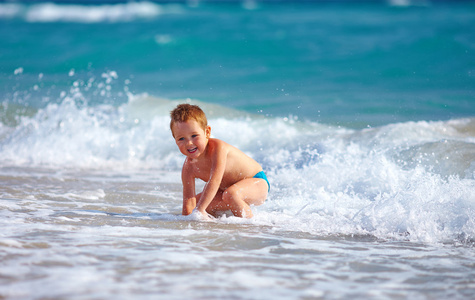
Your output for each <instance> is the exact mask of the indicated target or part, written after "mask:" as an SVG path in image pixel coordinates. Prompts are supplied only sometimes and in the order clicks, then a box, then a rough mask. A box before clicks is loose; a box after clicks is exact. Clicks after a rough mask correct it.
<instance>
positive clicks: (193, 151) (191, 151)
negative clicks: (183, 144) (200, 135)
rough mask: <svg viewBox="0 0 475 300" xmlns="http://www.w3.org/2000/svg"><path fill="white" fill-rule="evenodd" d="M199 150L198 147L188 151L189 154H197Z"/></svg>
mask: <svg viewBox="0 0 475 300" xmlns="http://www.w3.org/2000/svg"><path fill="white" fill-rule="evenodd" d="M196 150H198V147H195V148H191V149H187V151H188V153H195V152H196Z"/></svg>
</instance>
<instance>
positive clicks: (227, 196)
mask: <svg viewBox="0 0 475 300" xmlns="http://www.w3.org/2000/svg"><path fill="white" fill-rule="evenodd" d="M238 198H239V192H238V190H237V189H236V188H233V187H229V188H228V189H226V191H224V193H223V201H224V202H225V203H227V204H229V203H231V202H233V201H234V200H236V199H238Z"/></svg>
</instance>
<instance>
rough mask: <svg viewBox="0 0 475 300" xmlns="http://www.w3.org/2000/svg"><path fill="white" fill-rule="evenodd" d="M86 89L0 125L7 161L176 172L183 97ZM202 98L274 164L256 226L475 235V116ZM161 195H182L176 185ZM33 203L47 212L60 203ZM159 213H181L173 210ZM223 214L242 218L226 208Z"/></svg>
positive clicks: (78, 195)
mask: <svg viewBox="0 0 475 300" xmlns="http://www.w3.org/2000/svg"><path fill="white" fill-rule="evenodd" d="M79 98H81V97H76V96H75V95H65V96H64V100H63V101H62V103H60V104H50V105H48V106H46V107H45V108H44V109H41V110H39V111H38V112H37V114H36V115H34V116H33V117H22V118H21V121H20V123H19V124H18V125H17V126H16V127H14V128H8V130H6V129H7V128H6V127H5V128H3V127H2V128H1V129H2V130H5V131H4V132H3V133H0V136H3V139H2V141H1V144H0V145H1V146H0V154H1V155H0V157H1V158H0V160H1V163H2V165H3V166H11V167H19V166H22V167H26V166H28V167H48V168H50V169H53V170H54V169H58V170H59V169H65V168H66V169H67V170H69V172H74V170H108V171H106V172H121V170H123V171H127V170H129V171H127V172H130V171H131V170H142V171H143V172H146V170H155V171H154V172H156V170H161V172H172V173H173V174H175V173H178V172H179V170H180V167H181V164H182V162H183V157H182V156H181V154H180V153H179V151H177V149H176V145H175V144H174V141H173V139H172V138H171V134H170V130H169V116H168V113H169V111H170V110H171V109H172V108H173V107H174V106H175V105H176V104H177V103H179V102H181V101H178V100H175V101H170V100H166V99H159V98H154V97H151V96H148V95H141V96H131V98H130V100H129V102H128V103H125V104H123V105H121V106H119V107H112V106H109V105H99V106H87V105H83V104H80V105H78V104H77V101H76V100H75V99H79ZM184 101H191V100H184ZM81 103H82V102H81ZM196 103H199V104H200V105H202V106H203V108H204V110H205V111H206V112H209V123H210V125H211V127H212V135H213V136H214V137H217V138H221V139H223V140H225V141H227V142H229V143H231V144H233V145H235V146H237V147H239V148H240V149H242V150H243V151H245V152H246V153H248V154H249V155H251V156H252V157H254V158H255V159H257V160H258V161H259V162H261V163H262V165H263V167H264V169H265V170H266V172H267V174H268V177H269V179H270V182H271V191H270V195H269V201H267V202H266V203H265V204H264V205H263V206H261V207H256V208H255V210H256V217H255V222H258V223H259V224H279V226H277V227H278V228H282V229H283V230H284V229H285V230H287V229H288V228H292V230H295V231H302V232H308V233H311V234H318V235H334V234H342V235H355V234H356V235H367V234H370V235H374V236H378V237H381V238H383V237H384V238H388V237H390V238H396V239H403V240H406V239H409V240H415V241H425V242H436V243H437V242H447V241H449V242H450V241H451V240H462V241H470V240H473V239H474V238H475V225H474V224H475V219H474V215H475V214H474V213H473V212H475V198H474V197H475V194H474V193H473V191H474V190H475V180H474V179H475V172H474V170H475V163H474V162H475V145H474V136H475V135H474V132H475V130H474V128H475V126H474V124H475V122H474V120H473V119H460V120H451V121H444V122H442V121H440V122H427V121H421V122H408V123H397V124H389V125H386V126H382V127H379V128H370V129H363V130H355V129H345V128H338V127H332V126H327V125H323V124H317V123H311V122H299V121H296V120H294V119H292V118H290V119H289V118H283V119H280V118H263V117H260V116H252V115H249V114H246V113H241V112H237V111H232V110H229V109H225V108H222V107H220V106H213V105H210V104H205V103H201V102H196ZM170 174H171V173H170ZM159 178H160V177H156V179H155V180H158V179H159ZM144 180H148V179H144ZM159 180H163V181H162V182H163V183H167V184H169V180H167V179H159ZM176 180H177V182H176V184H179V178H178V176H176ZM119 181H120V180H119ZM76 190H77V191H75V190H73V191H64V192H61V191H56V192H55V193H56V194H51V197H52V198H58V197H59V198H66V199H72V200H74V201H76V202H77V203H76V204H75V205H76V207H77V208H78V209H81V208H83V207H88V205H89V204H88V202H91V201H92V202H93V201H96V200H98V199H104V197H106V196H107V195H106V192H105V191H104V188H102V187H96V188H92V187H91V188H89V189H87V190H81V189H76ZM162 194H163V195H162ZM159 195H162V196H161V197H164V198H168V197H172V198H175V200H174V201H176V203H179V198H180V196H179V195H177V194H173V193H171V194H170V193H168V192H167V191H165V194H164V193H163V191H158V192H156V193H155V196H159ZM78 201H79V202H78ZM35 209H36V210H37V212H38V213H40V215H37V216H36V217H38V218H41V217H43V214H45V215H48V214H50V213H52V212H51V211H48V209H47V207H45V208H40V207H38V208H35ZM131 209H132V208H131ZM169 210H170V208H167V212H168V211H169ZM114 211H116V210H112V211H111V212H114ZM126 211H130V210H126ZM154 218H155V219H157V220H181V219H179V218H178V219H177V218H176V216H174V215H173V214H172V215H161V216H156V217H154ZM183 221H190V220H189V219H186V218H184V219H183ZM218 222H225V223H228V224H231V223H235V222H238V224H240V222H242V221H241V220H237V219H234V218H233V217H226V216H223V218H222V219H220V220H218Z"/></svg>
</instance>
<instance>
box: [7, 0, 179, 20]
mask: <svg viewBox="0 0 475 300" xmlns="http://www.w3.org/2000/svg"><path fill="white" fill-rule="evenodd" d="M178 12H180V8H179V6H173V5H165V6H163V5H159V4H157V3H153V2H149V1H140V2H127V3H118V4H111V5H108V4H102V5H79V4H57V3H53V2H46V3H39V4H31V5H27V4H21V3H0V18H23V19H25V20H26V21H28V22H33V23H34V22H79V23H97V22H128V21H132V20H136V19H148V18H156V17H158V16H160V15H162V14H163V13H178Z"/></svg>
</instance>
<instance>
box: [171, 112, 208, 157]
mask: <svg viewBox="0 0 475 300" xmlns="http://www.w3.org/2000/svg"><path fill="white" fill-rule="evenodd" d="M172 129H173V130H172V132H173V136H174V138H175V142H176V144H177V146H178V149H180V152H181V153H182V154H183V155H185V156H187V157H189V158H191V159H193V158H198V157H199V156H200V155H201V154H203V153H204V152H205V150H206V146H207V145H208V139H209V137H210V134H211V127H209V126H207V127H206V128H205V129H203V128H202V127H201V126H200V125H199V124H198V122H196V121H195V120H189V121H186V122H176V123H175V124H173V126H172Z"/></svg>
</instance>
